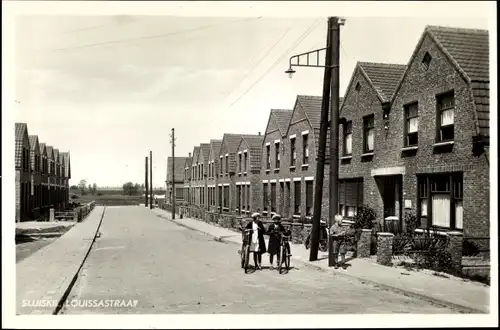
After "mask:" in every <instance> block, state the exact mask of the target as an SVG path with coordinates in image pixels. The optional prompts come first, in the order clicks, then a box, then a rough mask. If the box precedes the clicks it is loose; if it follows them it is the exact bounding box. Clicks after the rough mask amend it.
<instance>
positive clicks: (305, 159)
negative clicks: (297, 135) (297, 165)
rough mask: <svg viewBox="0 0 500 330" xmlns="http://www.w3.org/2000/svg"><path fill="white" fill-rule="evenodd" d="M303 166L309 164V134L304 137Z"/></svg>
mask: <svg viewBox="0 0 500 330" xmlns="http://www.w3.org/2000/svg"><path fill="white" fill-rule="evenodd" d="M302 164H303V165H305V164H309V134H304V135H302Z"/></svg>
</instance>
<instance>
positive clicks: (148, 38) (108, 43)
mask: <svg viewBox="0 0 500 330" xmlns="http://www.w3.org/2000/svg"><path fill="white" fill-rule="evenodd" d="M260 18H261V17H251V18H245V19H240V20H235V21H231V22H227V23H222V24H210V25H205V26H201V27H197V28H193V29H187V30H181V31H176V32H169V33H164V34H159V35H153V36H143V37H135V38H128V39H118V40H110V41H104V42H98V43H93V44H87V45H81V46H74V47H66V48H55V49H50V50H47V51H53V52H59V51H65V50H74V49H84V48H92V47H98V46H106V45H116V44H122V43H127V42H134V41H140V40H151V39H158V38H165V37H170V36H176V35H180V34H185V33H191V32H197V31H201V30H205V29H209V28H212V27H217V26H222V25H226V24H234V23H239V22H245V21H253V20H257V19H260Z"/></svg>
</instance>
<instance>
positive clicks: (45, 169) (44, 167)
mask: <svg viewBox="0 0 500 330" xmlns="http://www.w3.org/2000/svg"><path fill="white" fill-rule="evenodd" d="M39 145H40V157H41V169H40V172H41V178H40V179H41V182H40V185H41V190H42V202H41V209H42V210H46V209H47V208H48V207H49V163H48V159H47V148H46V146H45V143H39Z"/></svg>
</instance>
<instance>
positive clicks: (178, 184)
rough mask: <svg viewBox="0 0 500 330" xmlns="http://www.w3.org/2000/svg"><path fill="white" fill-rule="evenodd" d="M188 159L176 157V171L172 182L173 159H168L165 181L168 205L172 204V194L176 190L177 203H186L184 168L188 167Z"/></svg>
mask: <svg viewBox="0 0 500 330" xmlns="http://www.w3.org/2000/svg"><path fill="white" fill-rule="evenodd" d="M187 158H188V157H175V163H174V171H175V175H174V176H173V182H172V163H173V158H172V157H168V158H167V179H166V181H165V184H166V187H167V191H166V199H167V203H168V204H172V193H173V189H175V200H176V201H177V202H181V201H184V167H185V166H186V159H187Z"/></svg>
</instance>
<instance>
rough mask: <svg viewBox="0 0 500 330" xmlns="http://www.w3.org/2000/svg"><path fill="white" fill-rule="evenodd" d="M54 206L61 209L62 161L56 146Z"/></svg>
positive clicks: (54, 150)
mask: <svg viewBox="0 0 500 330" xmlns="http://www.w3.org/2000/svg"><path fill="white" fill-rule="evenodd" d="M53 152H54V195H55V196H54V207H55V209H56V210H60V209H61V163H60V159H59V149H57V148H54V149H53Z"/></svg>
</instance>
